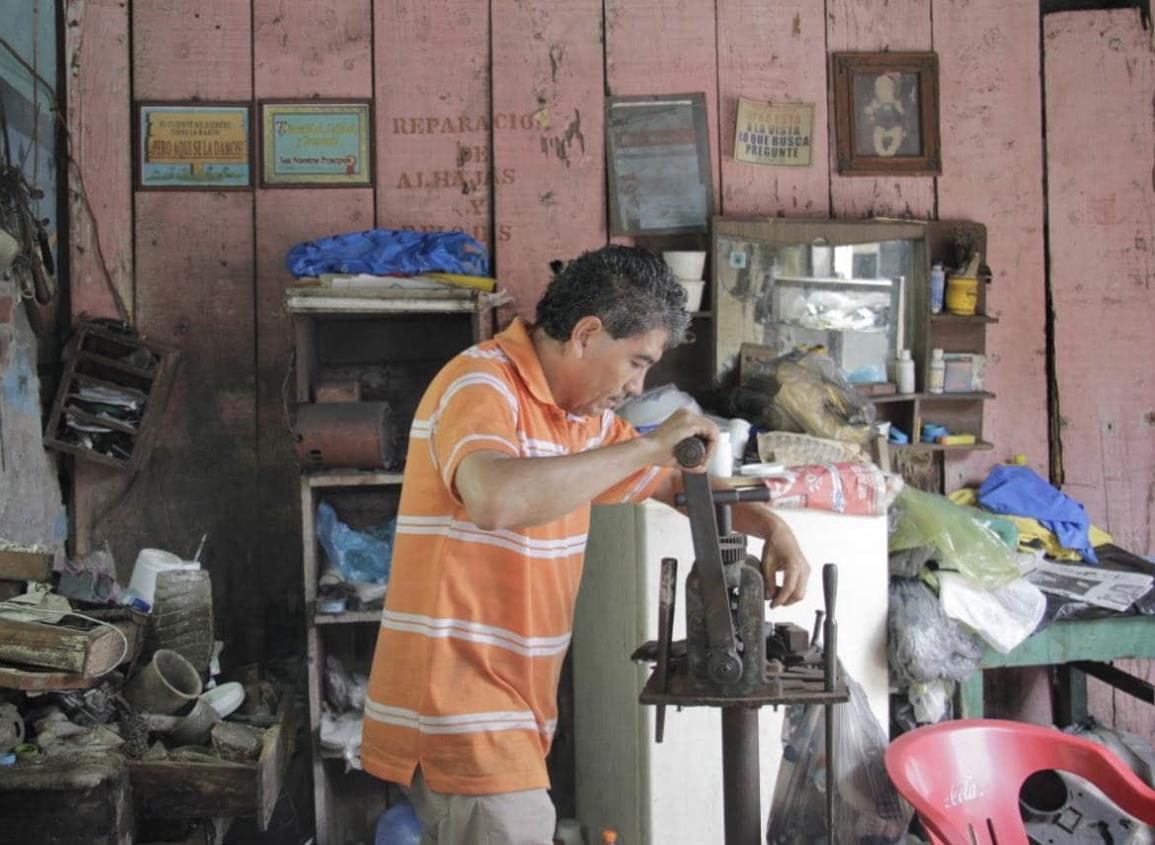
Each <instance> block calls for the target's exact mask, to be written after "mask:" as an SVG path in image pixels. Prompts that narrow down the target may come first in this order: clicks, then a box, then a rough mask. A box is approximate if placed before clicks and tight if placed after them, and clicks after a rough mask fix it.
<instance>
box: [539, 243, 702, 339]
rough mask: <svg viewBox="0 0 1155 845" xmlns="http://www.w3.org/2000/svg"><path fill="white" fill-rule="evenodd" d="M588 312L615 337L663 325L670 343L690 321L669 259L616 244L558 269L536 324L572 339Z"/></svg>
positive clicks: (557, 336)
mask: <svg viewBox="0 0 1155 845" xmlns="http://www.w3.org/2000/svg"><path fill="white" fill-rule="evenodd" d="M590 316H593V317H598V318H600V319H601V321H602V323H603V324H604V325H605V327H606V331H608V332H609V333H610V337H612V338H614V339H615V340H621V339H622V338H625V337H633V336H635V335H639V334H644V333H645V332H648V331H652V330H653V329H665V330H666V331H667V332H668V333H669V336H670V337H669V340H668V341H667V345H668V346H677V345H678V344H679V343H681V342H682V341H683V340H684V339H685V335H686V329H687V328H688V326H689V324H690V315H689V314H688V313H687V312H686V290H685V288H683V287H682V286H681V285H680V284H679V283H678V280H677V279H676V278H675V277H674V274H673V273H672V272H670V268H669V267H667V266H666V263H665V262H664V261H662V259H661V258H659V257H658V256H657V255H655V254H654V253H652V252H650V250H648V249H642V248H641V247H631V246H618V245H617V244H611V245H610V246H604V247H602V248H601V249H597V250H591V251H590V252H585V253H582V254H581V255H580V256H578V257H577V258H575V259H574V260H573V261H571V262H569V263H568V264H566V265H565V266H564V267H563V268H562V269H561V270H560V271H558V270H556V269H555V274H554V277H553V280H552V281H551V282H550V283H549V286H548V287H547V288H546V289H545V294H544V295H543V296H542V298H541V300H540V301H539V302H538V303H537V326H538V327H539V328H541V329H543V330H544V331H545V333H546V334H548V335H549V336H550V337H552V338H553V339H554V340H560V341H566V340H569V339H570V336H571V335H572V334H573V329H574V326H575V325H577V322H578V320H580V319H582V318H583V317H590Z"/></svg>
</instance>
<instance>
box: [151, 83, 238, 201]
mask: <svg viewBox="0 0 1155 845" xmlns="http://www.w3.org/2000/svg"><path fill="white" fill-rule="evenodd" d="M134 135H135V138H136V147H137V150H136V160H135V164H136V167H135V170H136V187H137V188H138V189H140V190H181V189H183V190H201V191H219V190H230V189H232V190H238V189H239V190H244V189H245V188H249V187H252V184H253V173H252V151H253V144H252V121H251V109H250V108H249V105H248V104H247V103H201V102H196V103H137V105H136V132H135V133H134Z"/></svg>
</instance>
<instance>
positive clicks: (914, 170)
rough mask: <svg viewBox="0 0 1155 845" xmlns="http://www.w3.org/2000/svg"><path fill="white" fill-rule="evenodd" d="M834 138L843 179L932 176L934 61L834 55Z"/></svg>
mask: <svg viewBox="0 0 1155 845" xmlns="http://www.w3.org/2000/svg"><path fill="white" fill-rule="evenodd" d="M831 62H832V70H831V77H832V78H833V80H834V136H835V139H834V140H835V149H836V151H837V158H838V172H839V173H841V174H843V175H844V176H879V175H888V174H889V175H908V176H919V175H921V176H936V175H938V174H939V173H941V172H942V152H941V149H940V147H939V133H938V56H937V55H935V54H934V53H834V54H833V56H832V59H831Z"/></svg>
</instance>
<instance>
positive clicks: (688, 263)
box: [662, 250, 706, 281]
mask: <svg viewBox="0 0 1155 845" xmlns="http://www.w3.org/2000/svg"><path fill="white" fill-rule="evenodd" d="M662 259H663V260H664V261H665V262H666V266H667V267H669V268H670V269H671V270H672V271H673V272H674V275H675V276H677V277H678V278H679V279H689V280H690V281H693V280H695V279H701V278H702V274H703V273H705V272H706V253H705V251H701V250H671V251H669V252H663V253H662Z"/></svg>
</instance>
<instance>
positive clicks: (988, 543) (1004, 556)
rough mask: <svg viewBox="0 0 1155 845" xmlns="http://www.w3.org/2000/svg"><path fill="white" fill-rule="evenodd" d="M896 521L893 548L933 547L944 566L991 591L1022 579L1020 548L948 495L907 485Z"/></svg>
mask: <svg viewBox="0 0 1155 845" xmlns="http://www.w3.org/2000/svg"><path fill="white" fill-rule="evenodd" d="M894 509H895V513H896V524H895V528H894V531H893V533H892V534H891V535H890V550H891V551H892V552H898V551H902V550H904V549H914V548H918V547H919V546H934V547H935V548H937V549H938V552H939V556H938V562H939V565H940V566H941V567H943V568H944V569H957V570H958V571H959V572H961V573H962V574H963V575H966V576H968V577H970V578H973V579H974V580H976V581H978V582H979V583H980V584H982V585H983V586H984V587H986V588H987V589H988V590H993V589H995V588H996V587H1001V586H1003V585H1004V584H1007V583H1009V582H1011V581H1014V580H1015V579H1016V578H1018V577H1019V568H1018V566H1017V565H1016V564H1015V552H1014V551H1013V550H1012V549H1010V548H1009V547H1008V546H1007V544H1006V543H1005V542H1004V541H1003V539H1002V538H1001V537H1000V536H999V535H998V534H997V533H996V532H995V531H994V530H993V529H992V528H991V527H990V526H989V525H987V524H984V522H981V521H979V520H978V519H975V517H974V516H972V515H971V513H970V512H969V509H968V508H964V507H961V506H959V505H956V504H955V503H954V502H952V501H951V500H950V499H948V498H946V497H945V496H937V495H935V494H933V493H924V492H923V491H921V490H915V489H914V488H912V487H907V488H906V489H904V490H903V491H902V492H901V493H899V494H898V498H897V499H896V500H895V504H894Z"/></svg>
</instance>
